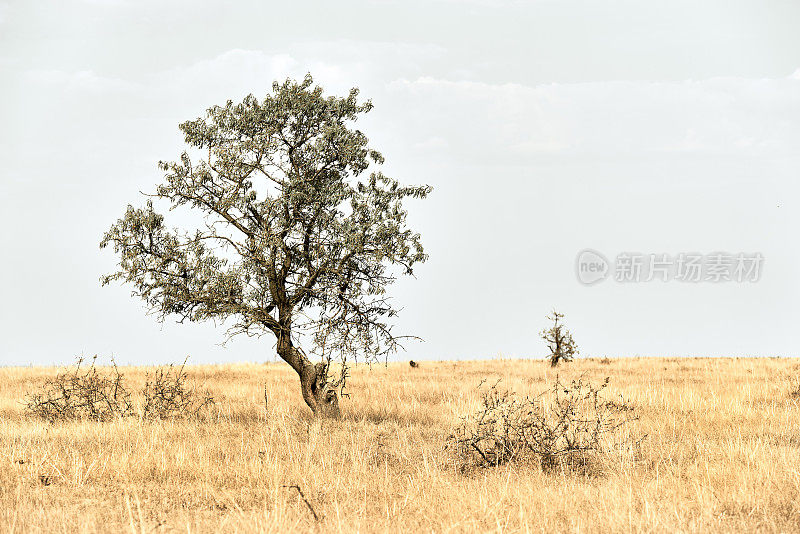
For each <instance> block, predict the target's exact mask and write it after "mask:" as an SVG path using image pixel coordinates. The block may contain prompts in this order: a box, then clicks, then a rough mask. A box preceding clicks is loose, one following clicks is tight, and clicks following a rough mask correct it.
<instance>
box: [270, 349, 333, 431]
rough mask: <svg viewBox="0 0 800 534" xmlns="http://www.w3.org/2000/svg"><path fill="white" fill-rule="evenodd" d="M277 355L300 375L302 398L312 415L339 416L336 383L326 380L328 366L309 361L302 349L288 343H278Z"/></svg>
mask: <svg viewBox="0 0 800 534" xmlns="http://www.w3.org/2000/svg"><path fill="white" fill-rule="evenodd" d="M278 355H279V356H280V357H281V358H282V359H283V360H284V361H285V362H286V363H288V364H289V365H291V366H292V369H294V370H295V371H296V372H297V374H298V375H299V376H300V389H301V391H302V393H303V400H304V401H306V404H307V405H308V407H309V408H311V411H312V412H314V415H316V416H321V417H333V418H338V417H340V416H341V414H342V412H341V410H340V409H339V394H338V392H337V388H336V384H333V383H331V382H330V381H329V380H328V368H327V366H326V365H325V364H324V363H318V364H316V365H315V364H313V363H311V361H309V359H308V358H307V357H306V355H305V354H303V352H302V351H300V350H298V349H297V348H295V347H293V346H291V345H289V344H288V343H285V344H283V345H281V344H280V343H279V344H278Z"/></svg>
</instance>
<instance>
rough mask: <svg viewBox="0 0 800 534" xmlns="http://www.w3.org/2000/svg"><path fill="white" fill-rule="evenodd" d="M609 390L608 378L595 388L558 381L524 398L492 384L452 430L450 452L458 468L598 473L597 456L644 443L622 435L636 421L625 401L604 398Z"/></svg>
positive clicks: (580, 380) (581, 382)
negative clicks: (531, 465) (532, 465)
mask: <svg viewBox="0 0 800 534" xmlns="http://www.w3.org/2000/svg"><path fill="white" fill-rule="evenodd" d="M482 385H483V384H482ZM607 385H608V377H606V379H605V381H603V382H602V383H600V384H599V385H596V384H593V383H592V382H590V381H587V380H585V379H584V378H582V377H581V378H577V379H574V380H572V381H570V382H568V383H563V382H562V381H561V380H560V379H559V377H558V376H556V379H555V381H554V382H553V385H552V387H551V388H550V389H548V390H546V391H543V392H541V393H539V394H537V395H534V396H532V397H529V396H524V397H523V396H520V395H518V394H517V393H515V392H510V391H508V390H506V389H503V388H501V387H499V383H495V384H493V385H492V386H490V387H488V388H484V389H483V391H482V393H481V407H480V409H479V410H478V411H477V412H476V413H474V414H472V415H471V416H468V417H465V418H464V419H463V421H462V422H461V424H459V425H458V426H457V427H456V429H455V431H454V432H453V434H452V435H451V436H450V438H449V440H448V448H449V449H450V450H451V451H453V452H454V453H455V454H456V456H457V458H458V461H459V462H460V467H461V468H462V469H471V468H473V467H495V466H498V465H502V464H506V463H522V462H530V461H531V460H535V461H536V462H538V463H539V465H541V467H542V468H543V469H545V470H550V469H553V468H556V467H560V468H566V469H569V470H577V471H580V472H582V473H584V474H588V473H591V472H596V471H597V469H598V468H599V462H598V458H599V457H600V456H601V455H603V454H605V453H608V452H611V451H612V450H614V451H618V450H620V449H622V448H624V449H626V450H632V449H633V448H634V447H636V446H638V444H639V442H640V440H641V439H642V438H633V439H632V438H631V437H630V434H628V433H625V434H623V433H622V432H620V431H621V430H623V427H624V426H625V425H627V424H628V423H631V422H633V421H635V420H637V419H638V417H637V416H636V415H635V414H634V413H633V412H634V410H633V407H632V406H631V405H630V404H629V403H627V402H626V401H625V400H624V399H622V398H620V399H619V400H610V399H608V398H606V397H605V396H604V395H603V391H604V390H605V388H606V386H607Z"/></svg>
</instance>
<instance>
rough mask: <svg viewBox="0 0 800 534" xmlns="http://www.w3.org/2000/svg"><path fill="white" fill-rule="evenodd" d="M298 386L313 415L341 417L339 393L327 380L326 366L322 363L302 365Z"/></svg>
mask: <svg viewBox="0 0 800 534" xmlns="http://www.w3.org/2000/svg"><path fill="white" fill-rule="evenodd" d="M300 387H301V388H302V391H303V400H305V401H306V404H308V407H309V408H311V411H312V412H314V415H317V416H322V417H332V418H339V417H341V415H342V412H341V410H340V409H339V394H338V393H337V392H336V387H335V386H334V385H333V384H331V383H330V382H329V381H328V373H327V366H326V365H325V364H324V363H318V364H316V365H314V364H311V363H307V364H306V365H305V366H303V371H302V373H301V374H300Z"/></svg>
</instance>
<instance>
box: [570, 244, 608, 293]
mask: <svg viewBox="0 0 800 534" xmlns="http://www.w3.org/2000/svg"><path fill="white" fill-rule="evenodd" d="M608 265H609V264H608V260H607V259H606V258H605V256H603V255H602V254H600V253H599V252H597V251H596V250H592V249H590V248H587V249H585V250H582V251H580V252H579V253H578V257H577V258H575V274H576V275H577V276H578V280H579V281H580V283H582V284H586V285H587V286H588V285H592V284H596V283H597V282H600V281H601V280H605V279H606V278H607V277H608V273H609V268H608Z"/></svg>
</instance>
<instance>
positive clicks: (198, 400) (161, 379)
mask: <svg viewBox="0 0 800 534" xmlns="http://www.w3.org/2000/svg"><path fill="white" fill-rule="evenodd" d="M185 367H186V360H184V362H183V364H181V366H180V367H175V366H173V365H170V366H169V367H166V368H163V367H162V368H159V369H156V371H155V372H154V373H153V374H152V375H148V376H147V379H146V381H145V384H144V387H143V388H142V397H143V398H144V399H143V405H142V416H143V417H144V418H145V419H172V418H176V417H196V416H197V415H198V414H199V412H200V411H201V410H202V409H203V408H207V407H211V406H213V405H214V398H213V397H212V396H211V395H209V394H208V392H207V391H206V392H203V393H198V392H197V389H196V388H194V387H193V386H191V385H190V384H189V380H188V375H187V374H186V369H185Z"/></svg>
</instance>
